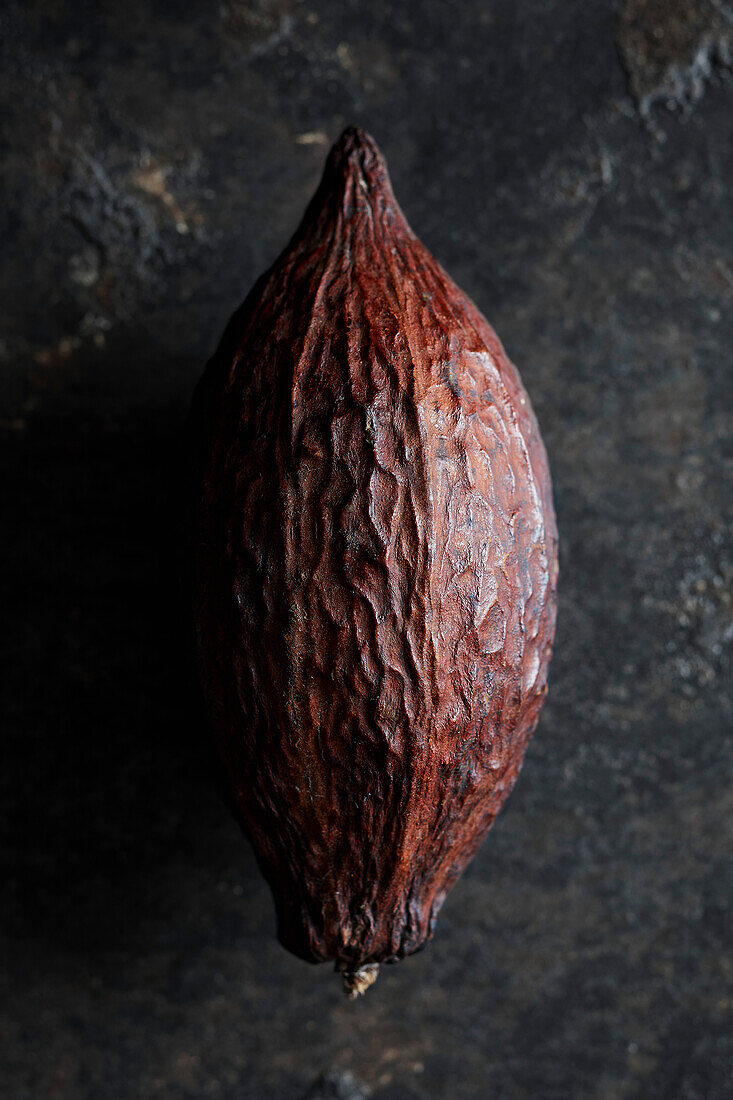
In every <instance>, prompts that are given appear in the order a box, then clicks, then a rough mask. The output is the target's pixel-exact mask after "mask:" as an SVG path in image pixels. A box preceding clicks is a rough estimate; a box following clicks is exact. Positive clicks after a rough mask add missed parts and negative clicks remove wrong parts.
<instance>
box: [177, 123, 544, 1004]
mask: <svg viewBox="0 0 733 1100" xmlns="http://www.w3.org/2000/svg"><path fill="white" fill-rule="evenodd" d="M195 408H196V409H197V423H198V445H199V448H200V468H201V476H200V481H199V485H198V499H197V536H196V548H197V581H196V598H195V603H196V615H197V632H198V652H199V662H200V668H201V672H202V678H203V683H204V690H205V694H206V698H207V703H208V707H209V711H210V716H211V721H212V725H213V729H214V733H215V736H216V740H217V743H218V747H219V751H220V754H221V757H222V760H223V763H224V766H225V770H226V773H227V775H228V778H229V782H230V784H231V790H232V795H233V799H234V802H235V804H236V807H237V809H238V811H239V814H240V816H241V819H242V821H243V823H244V826H245V828H246V830H247V832H248V834H249V836H250V838H251V840H252V843H253V845H254V849H255V852H256V854H257V857H258V861H259V863H260V866H261V868H262V870H263V872H264V874H265V876H266V877H267V880H268V882H269V883H270V886H271V888H272V891H273V894H274V897H275V903H276V908H277V915H278V933H279V937H280V940H281V942H282V943H283V944H284V945H285V946H286V947H287V948H289V949H290V950H291V951H293V952H294V953H295V954H296V955H299V956H301V957H302V958H304V959H308V960H310V961H312V962H320V961H324V960H329V959H330V960H334V961H335V963H336V966H337V968H338V969H339V970H341V971H343V972H344V974H345V980H346V985H347V989H348V990H349V991H351V992H352V993H354V992H358V991H360V990H361V989H362V988H364V987H365V986H366V985H368V984H369V983H370V981H371V980H373V977H374V976H375V974H376V964H378V963H381V962H393V961H395V960H397V959H400V958H402V957H403V956H405V955H408V954H410V953H412V952H414V951H417V950H418V949H419V948H421V947H422V946H424V944H425V942H426V940H427V939H428V938H429V937H430V935H431V934H432V930H433V926H434V923H435V918H436V914H437V912H438V910H439V908H440V906H441V903H442V902H443V899H444V898H445V895H446V893H447V891H448V890H449V889H450V887H451V886H452V884H453V883H454V882H455V881H456V879H457V878H458V876H459V875H460V874H461V872H462V870H463V869H464V867H465V865H466V863H467V862H468V861H469V859H470V858H471V856H472V855H473V854H474V853H475V851H476V849H477V847H478V846H479V844H480V843H481V841H482V839H483V838H484V836H485V834H486V832H487V830H488V829H489V827H490V826H491V824H492V822H493V820H494V818H495V817H496V815H497V813H498V812H499V810H500V808H501V806H502V805H503V803H504V801H505V800H506V798H507V796H508V794H509V792H510V790H511V788H512V786H513V784H514V781H515V779H516V777H517V774H518V772H519V768H520V766H521V763H522V758H523V755H524V751H525V748H526V746H527V742H528V740H529V737H530V735H531V733H532V731H533V729H534V726H535V724H536V722H537V717H538V714H539V711H540V707H541V706H542V702H543V700H544V697H545V693H546V690H547V688H546V683H547V672H548V664H549V661H550V651H551V646H552V638H553V632H554V624H555V606H556V600H555V590H556V580H557V534H556V529H555V518H554V513H553V506H552V492H551V485H550V476H549V471H548V466H547V459H546V456H545V451H544V447H543V444H542V441H541V439H540V436H539V432H538V429H537V424H536V421H535V418H534V414H533V412H532V409H531V407H530V404H529V400H528V398H527V395H526V393H525V391H524V389H523V387H522V384H521V382H520V379H519V376H518V374H517V372H516V370H515V369H514V367H513V366H512V364H511V363H510V362H509V360H508V358H507V356H506V354H505V352H504V349H503V348H502V346H501V344H500V342H499V340H498V338H497V336H496V334H495V333H494V331H493V330H492V329H491V327H490V326H489V324H488V323H487V321H486V320H485V319H484V318H483V316H482V315H481V314H480V313H479V312H478V310H477V309H476V307H475V306H474V305H473V304H472V302H471V301H470V300H469V299H468V298H467V297H466V296H465V294H463V293H461V291H460V290H459V289H458V288H457V287H456V286H455V284H454V283H452V282H451V280H450V279H449V278H448V276H447V275H446V274H445V272H444V271H443V270H442V268H441V267H440V266H439V265H438V264H437V263H436V261H435V260H434V259H433V257H432V256H431V255H430V253H429V252H428V251H427V249H426V248H425V247H424V245H422V244H421V243H420V241H418V240H417V238H416V237H415V236H414V234H413V233H412V231H411V230H410V228H409V226H408V225H407V223H406V221H405V219H404V216H403V215H402V213H401V211H400V209H399V207H398V206H397V204H396V202H395V199H394V196H393V194H392V189H391V186H390V183H389V179H388V176H387V171H386V168H385V165H384V161H383V160H382V157H381V156H380V153H379V151H378V149H377V148H376V146H375V144H374V142H373V141H372V139H371V138H370V137H369V136H368V135H367V134H365V133H363V132H362V131H360V130H356V129H349V130H347V131H346V132H345V133H344V135H343V136H342V137H341V139H340V140H339V142H338V143H337V144H336V145H335V146H334V148H333V149H332V151H331V153H330V155H329V158H328V161H327V164H326V168H325V172H324V175H323V179H322V181H321V184H320V186H319V188H318V190H317V192H316V194H315V196H314V198H313V200H312V201H311V203H310V205H309V207H308V209H307V211H306V214H305V216H304V218H303V221H302V223H301V225H300V227H299V229H298V230H297V232H296V234H295V236H294V237H293V239H292V240H291V242H290V244H289V245H288V247H287V248H286V249H285V251H284V252H283V254H282V255H281V256H280V258H279V259H278V260H277V261H276V262H275V264H274V265H273V267H272V268H271V269H270V270H269V271H268V272H267V273H266V274H265V275H263V276H262V278H260V280H259V281H258V282H257V284H256V285H255V287H254V289H253V290H252V292H251V293H250V294H249V296H248V298H247V299H246V301H245V302H244V304H243V305H242V307H241V308H240V309H239V310H238V311H237V312H236V313H235V314H234V316H233V318H232V320H231V322H230V324H229V326H228V328H227V330H226V332H225V335H224V337H223V339H222V342H221V344H220V347H219V349H218V351H217V352H216V354H215V356H214V357H213V359H212V360H211V362H210V363H209V365H208V367H207V370H206V373H205V375H204V378H203V379H202V382H201V384H200V386H199V390H198V396H197V400H196V402H195Z"/></svg>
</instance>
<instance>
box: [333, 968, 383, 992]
mask: <svg viewBox="0 0 733 1100" xmlns="http://www.w3.org/2000/svg"><path fill="white" fill-rule="evenodd" d="M378 975H379V963H366V964H365V965H364V966H360V967H359V969H358V970H344V972H343V973H342V975H341V977H342V978H343V982H344V993H345V994H346V996H347V997H348V998H349V1000H350V1001H355V1000H356V998H357V997H360V996H361V994H362V993H366V991H367V989H368V988H369V986H370V985H374V983H375V982H376V980H377V977H378Z"/></svg>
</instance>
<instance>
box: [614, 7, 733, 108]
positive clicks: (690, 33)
mask: <svg viewBox="0 0 733 1100" xmlns="http://www.w3.org/2000/svg"><path fill="white" fill-rule="evenodd" d="M618 43H619V48H620V50H621V56H622V57H623V60H624V64H625V66H626V70H627V72H628V77H629V85H630V88H631V92H632V94H633V96H634V98H635V99H636V102H637V103H638V105H639V107H640V108H641V110H642V111H643V112H647V113H648V111H649V109H650V108H651V106H652V105H653V104H654V103H656V102H658V101H662V102H666V103H667V104H669V105H671V106H678V107H679V106H685V105H687V104H692V103H696V102H697V100H699V99H700V98H701V97H702V95H703V93H704V91H705V87H706V85H707V83H708V81H709V80H710V79H711V78H712V77H713V75H714V73H715V71H716V69H723V68H730V67H731V64H733V11H732V10H731V9H730V7H729V6H728V5H727V4H725V3H723V2H722V0H625V2H624V4H623V7H622V9H621V13H620V16H619V28H618Z"/></svg>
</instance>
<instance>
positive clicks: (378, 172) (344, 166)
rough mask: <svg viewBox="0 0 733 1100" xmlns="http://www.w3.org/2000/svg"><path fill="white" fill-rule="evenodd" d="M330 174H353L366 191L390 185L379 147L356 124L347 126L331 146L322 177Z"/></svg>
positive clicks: (369, 135)
mask: <svg viewBox="0 0 733 1100" xmlns="http://www.w3.org/2000/svg"><path fill="white" fill-rule="evenodd" d="M332 175H338V176H348V175H352V176H356V177H358V178H359V179H360V181H361V182H362V183H363V184H364V185H366V187H367V188H368V189H370V190H371V189H372V188H378V187H382V188H383V187H388V188H389V187H390V183H389V176H388V174H387V165H386V164H385V161H384V157H383V156H382V154H381V152H380V151H379V146H378V145H377V143H376V141H375V140H374V138H373V137H372V136H371V134H368V133H367V132H366V130H362V129H361V128H360V127H358V126H347V128H346V129H345V130H344V132H343V133H342V135H341V137H340V138H339V139H338V141H337V142H336V143H335V144H334V145H333V146H332V148H331V152H330V153H329V155H328V160H327V161H326V170H325V173H324V177H328V176H332ZM390 190H391V188H390Z"/></svg>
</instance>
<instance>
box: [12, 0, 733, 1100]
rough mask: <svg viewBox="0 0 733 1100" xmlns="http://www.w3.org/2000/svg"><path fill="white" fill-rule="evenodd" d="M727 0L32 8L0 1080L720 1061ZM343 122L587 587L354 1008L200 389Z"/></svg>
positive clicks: (701, 1068) (22, 132)
mask: <svg viewBox="0 0 733 1100" xmlns="http://www.w3.org/2000/svg"><path fill="white" fill-rule="evenodd" d="M732 14H733V13H732V12H731V8H730V5H728V7H727V9H726V6H725V5H724V4H717V3H714V2H713V0H702V2H693V0H667V2H663V0H656V2H655V0H625V2H623V3H620V4H619V5H617V6H614V4H613V3H611V2H610V0H593V2H589V0H524V2H522V3H518V2H516V0H489V2H487V0H464V2H462V3H460V4H453V3H439V2H437V0H428V2H425V3H413V4H406V3H395V4H390V3H388V2H386V0H371V2H370V3H358V2H356V0H338V2H336V0H304V2H302V3H298V2H296V0H257V2H255V3H246V2H243V0H223V2H221V3H213V2H208V3H204V2H203V0H195V2H188V3H173V2H172V0H171V2H169V3H156V2H150V0H145V2H143V0H125V2H122V0H116V2H114V3H113V2H111V0H104V2H102V3H97V4H89V3H84V2H81V0H75V2H74V3H71V2H69V3H62V2H61V0H44V2H40V0H39V2H30V0H26V2H24V3H20V2H17V0H9V2H7V0H6V3H5V4H4V8H3V14H2V27H1V28H0V29H1V35H0V38H1V42H2V46H1V48H2V52H3V57H2V73H1V75H0V85H1V87H2V101H3V104H4V106H3V111H2V115H3V117H2V128H3V139H2V140H3V158H2V159H3V167H2V183H3V193H4V201H3V203H2V211H1V214H0V217H1V219H2V245H3V249H2V256H3V277H2V296H1V300H0V315H1V322H2V329H1V331H2V342H1V343H0V365H1V367H2V378H3V400H2V409H1V410H0V412H1V414H2V467H3V472H4V473H5V475H6V485H7V487H6V491H5V493H4V495H3V504H2V508H3V513H4V516H3V528H2V529H3V538H2V550H3V560H2V565H1V568H0V581H1V582H2V586H3V600H2V607H3V609H4V618H5V625H4V630H3V634H2V637H3V643H2V644H3V656H4V658H5V662H4V663H5V666H6V674H5V676H4V679H3V685H4V686H3V687H2V704H3V714H4V718H3V729H4V748H5V755H4V763H3V767H2V784H3V785H2V790H1V791H0V814H1V816H2V830H3V832H2V846H3V852H4V856H5V857H6V858H7V860H8V867H7V870H6V871H5V872H4V874H3V879H2V883H3V890H2V903H1V916H2V924H3V930H4V939H3V947H2V954H3V960H2V961H3V962H4V964H5V967H4V970H5V974H6V978H5V979H4V996H3V1003H2V1029H1V1035H2V1042H3V1047H4V1053H3V1056H2V1070H1V1071H0V1072H1V1073H2V1075H3V1078H4V1082H5V1083H4V1086H3V1095H5V1096H7V1097H8V1098H12V1100H25V1098H31V1097H32V1098H34V1100H35V1098H36V1097H44V1098H45V1097H52V1098H63V1100H66V1098H74V1100H77V1098H79V1100H82V1098H83V1100H92V1098H93V1100H112V1098H125V1100H127V1098H157V1097H161V1098H162V1097H171V1098H179V1097H181V1098H190V1097H191V1098H192V1097H196V1098H198V1097H215V1098H222V1100H224V1098H226V1100H260V1098H262V1100H301V1098H302V1097H303V1096H304V1095H305V1094H306V1092H308V1090H309V1089H310V1088H311V1086H313V1082H314V1080H315V1079H316V1078H317V1077H318V1075H319V1074H321V1073H322V1072H330V1075H331V1076H330V1085H326V1084H325V1083H324V1084H322V1085H317V1086H314V1091H313V1093H312V1095H314V1096H322V1095H327V1094H329V1093H328V1089H329V1088H330V1089H331V1093H330V1094H329V1095H333V1096H343V1097H346V1096H351V1097H356V1096H360V1095H364V1094H365V1093H366V1092H367V1091H368V1090H371V1092H372V1094H373V1095H374V1097H376V1098H377V1100H417V1098H426V1100H428V1098H430V1100H432V1098H455V1100H464V1098H465V1100H468V1098H474V1097H487V1098H488V1097H491V1098H492V1100H515V1098H517V1100H518V1098H529V1097H532V1098H540V1100H567V1098H571V1097H572V1098H576V1097H577V1098H595V1100H626V1098H639V1100H641V1098H644V1100H651V1098H658V1097H659V1098H665V1100H666V1098H680V1100H723V1098H724V1097H725V1098H728V1097H730V1096H731V1095H732V1094H733V1039H732V1038H731V1035H732V1033H733V992H732V984H733V983H732V979H733V958H732V956H731V953H730V946H731V945H730V940H729V935H730V915H729V912H728V904H729V901H730V886H731V877H732V876H731V851H732V847H733V846H732V845H731V820H732V816H733V815H732V810H733V807H732V806H731V801H732V799H731V758H732V755H733V754H732V753H731V740H730V738H729V732H730V726H731V678H730V669H729V659H730V641H731V637H732V635H733V627H732V626H731V579H732V566H731V558H732V556H733V555H732V553H731V539H730V534H731V522H732V520H733V511H732V509H731V472H732V470H731V466H732V463H731V458H732V452H731V438H732V437H733V432H732V431H731V389H732V388H733V372H732V371H731V357H732V351H731V349H732V348H733V309H732V308H731V306H732V304H733V206H732V205H731V199H732V198H733V194H732V191H733V142H732V138H733V83H732V81H731V72H730V71H729V70H730V65H731V56H732V54H733V24H732V23H731V21H730V20H731V16H732ZM352 122H353V123H358V124H361V125H363V126H365V127H367V128H368V129H369V130H370V131H371V132H372V133H373V134H374V136H375V137H376V139H377V141H378V142H379V143H380V145H381V147H382V149H383V151H384V153H385V155H386V157H387V159H388V161H389V164H390V167H391V171H392V177H393V182H394V186H395V191H396V193H397V196H398V199H399V200H400V202H401V204H402V206H403V209H404V211H405V213H406V215H407V217H408V219H409V220H410V222H411V224H412V226H413V228H414V229H415V231H416V232H417V233H418V235H419V236H420V237H421V238H422V239H423V240H424V241H425V242H426V243H427V245H428V246H429V247H430V249H431V250H432V251H433V252H434V253H435V255H436V256H437V257H438V259H439V260H440V261H441V262H442V263H443V264H444V266H445V267H446V268H447V269H448V271H449V272H450V273H451V275H452V276H453V277H454V278H455V279H456V281H457V282H458V283H459V285H460V286H462V287H463V288H464V289H465V290H466V291H467V292H468V293H469V294H470V295H471V296H472V297H473V298H474V299H475V300H476V302H477V303H478V305H479V307H480V308H481V309H482V310H483V311H484V312H485V313H486V314H487V315H488V317H489V318H490V320H491V321H492V323H493V324H494V325H495V327H496V328H497V330H498V332H499V333H500V335H501V336H502V338H503V340H504V342H505V344H506V346H507V348H508V350H509V353H510V355H511V356H512V358H513V359H514V360H515V361H516V362H517V364H518V365H519V367H520V370H521V371H522V374H523V378H524V381H525V384H526V386H527V388H528V390H529V392H530V395H531V397H532V400H533V402H534V405H535V409H536V411H537V415H538V417H539V421H540V424H541V426H542V431H543V434H544V438H545V441H546V443H547V448H548V451H549V455H550V460H551V464H552V468H553V473H554V478H555V490H556V500H557V509H558V519H559V525H560V534H561V584H562V588H561V600H560V616H559V629H558V635H557V647H556V656H555V659H554V664H553V669H552V676H551V685H550V699H549V703H548V705H547V707H546V709H545V712H544V714H543V717H542V719H541V722H540V727H539V729H538V732H537V735H536V738H535V740H534V742H533V744H532V747H531V749H530V752H529V754H528V757H527V762H526V767H525V770H524V772H523V775H522V778H521V780H520V783H519V785H518V787H517V789H516V791H515V793H514V795H513V797H512V798H511V800H510V802H509V805H508V808H507V810H506V811H505V813H504V814H503V816H502V818H501V820H500V821H499V823H498V824H497V826H496V828H495V829H494V831H493V833H492V835H491V836H490V838H489V840H488V842H487V843H486V845H485V846H484V848H483V850H482V852H481V853H480V855H479V856H478V857H477V859H476V860H475V862H474V863H473V865H472V866H471V868H470V869H469V871H468V872H467V874H466V875H465V877H464V879H463V880H462V882H460V883H459V885H458V886H457V887H456V888H455V890H454V891H453V894H452V895H451V897H450V898H449V900H448V902H447V903H446V905H445V908H444V910H443V914H442V916H441V919H440V921H439V925H438V930H437V934H436V937H435V939H434V941H433V943H432V944H431V945H430V947H429V948H428V950H427V951H425V952H424V953H423V954H421V955H419V956H417V957H415V958H414V959H410V960H407V961H406V962H404V963H402V964H401V965H399V966H398V967H394V968H387V969H385V970H384V971H383V973H382V975H381V976H380V979H379V982H378V983H377V985H376V986H375V987H374V989H373V990H371V991H370V992H369V993H368V994H367V996H366V997H365V998H364V999H363V1000H362V1001H361V1002H359V1003H355V1004H351V1003H347V1002H345V1001H344V1000H343V999H342V996H341V992H340V985H339V982H338V980H337V978H336V977H335V976H334V975H333V973H332V972H331V971H330V969H329V968H328V967H320V968H315V967H309V966H308V965H306V964H304V963H302V962H300V961H298V960H297V959H295V958H292V957H291V956H289V955H288V954H286V953H285V951H283V950H282V949H281V948H280V947H279V946H278V944H277V943H276V941H275V939H274V921H273V910H272V905H271V901H270V897H269V894H268V891H267V888H266V886H265V885H264V883H263V881H262V879H261V877H260V875H259V873H258V871H257V869H256V867H255V864H254V861H253V858H252V855H251V852H250V849H249V847H248V845H247V843H246V842H245V840H244V839H243V838H242V836H241V835H240V833H239V832H238V830H237V827H236V826H235V824H234V823H233V821H232V820H231V819H230V817H229V815H228V813H227V811H226V809H225V807H224V806H223V804H222V802H221V800H220V798H219V795H218V793H217V790H216V785H215V778H214V772H213V769H212V767H211V762H210V759H209V756H208V751H207V749H206V743H205V740H204V737H203V730H204V724H203V721H202V714H201V708H200V703H199V698H198V693H197V688H196V682H195V674H194V671H193V667H192V661H191V652H190V630H189V623H188V611H187V603H186V600H187V597H186V592H185V565H184V564H183V562H182V547H183V530H184V527H183V504H182V479H183V470H184V457H183V451H182V425H183V422H184V418H185V414H186V409H187V404H188V401H189V398H190V395H191V391H192V388H193V386H194V383H195V381H196V379H197V377H198V375H199V373H200V371H201V369H202V364H203V362H204V360H205V359H206V357H207V355H208V354H209V353H210V352H211V350H212V349H213V347H214V345H215V343H216V341H217V339H218V336H219V334H220V332H221V330H222V328H223V326H224V323H225V322H226V320H227V318H228V316H229V314H230V312H231V311H232V309H233V308H234V307H235V306H236V305H237V304H238V302H239V301H240V300H241V299H242V297H243V296H244V294H245V292H246V291H247V290H248V288H249V287H250V285H251V284H252V282H253V280H254V279H255V277H256V276H257V275H258V274H259V273H260V272H261V270H262V269H264V268H265V267H266V266H267V265H268V264H269V263H271V262H272V260H273V259H274V257H275V256H276V254H277V252H278V251H279V250H280V249H281V248H282V247H283V246H284V244H285V243H286V241H287V239H288V236H289V234H290V233H291V231H292V230H293V229H294V227H295V225H296V223H297V222H298V220H299V217H300V215H301V213H302V210H303V208H304V206H305V203H306V201H307V199H308V197H309V196H310V193H311V192H312V190H313V188H314V186H315V184H316V182H317V179H318V177H319V174H320V171H321V167H322V163H323V160H324V156H325V153H326V151H327V148H328V145H329V143H330V142H331V141H332V140H333V139H335V138H336V137H337V136H338V134H339V132H340V130H341V129H342V128H343V127H344V126H345V125H346V124H348V123H352ZM348 1074H353V1077H351V1078H350V1077H349V1076H348Z"/></svg>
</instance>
